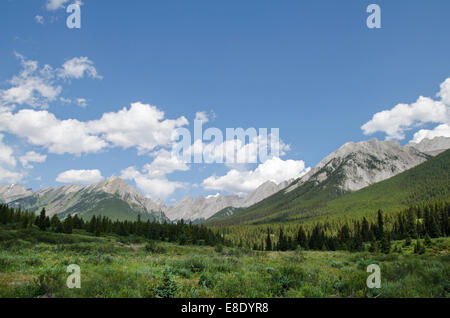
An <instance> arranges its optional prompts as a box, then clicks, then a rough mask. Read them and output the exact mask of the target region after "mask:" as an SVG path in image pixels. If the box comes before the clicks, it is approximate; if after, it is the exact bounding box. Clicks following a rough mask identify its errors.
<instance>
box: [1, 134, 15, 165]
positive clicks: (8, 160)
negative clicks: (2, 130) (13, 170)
mask: <svg viewBox="0 0 450 318" xmlns="http://www.w3.org/2000/svg"><path fill="white" fill-rule="evenodd" d="M3 137H4V136H3V135H2V134H0V164H6V165H8V166H11V167H15V166H16V159H15V158H14V156H13V153H14V151H13V149H12V148H11V147H9V146H7V145H5V144H4V143H3Z"/></svg>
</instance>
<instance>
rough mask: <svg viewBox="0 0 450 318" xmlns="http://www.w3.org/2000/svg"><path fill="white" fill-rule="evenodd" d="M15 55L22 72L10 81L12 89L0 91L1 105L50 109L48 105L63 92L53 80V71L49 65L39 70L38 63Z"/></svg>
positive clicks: (17, 54)
mask: <svg viewBox="0 0 450 318" xmlns="http://www.w3.org/2000/svg"><path fill="white" fill-rule="evenodd" d="M15 55H16V57H17V58H19V59H20V62H21V65H22V71H21V73H20V74H19V75H17V76H14V77H13V78H12V79H11V80H10V81H9V83H10V84H11V86H12V87H10V88H9V89H6V90H0V103H1V104H3V105H11V104H18V105H24V104H26V105H29V106H31V107H42V108H46V107H48V103H49V102H52V101H54V100H56V98H57V97H58V96H59V94H60V93H61V90H62V87H61V86H59V85H56V84H55V82H54V80H53V69H52V68H51V67H50V66H49V65H45V66H44V67H43V68H41V69H39V68H38V63H37V62H36V61H30V60H26V59H25V58H24V56H23V55H21V54H19V53H15Z"/></svg>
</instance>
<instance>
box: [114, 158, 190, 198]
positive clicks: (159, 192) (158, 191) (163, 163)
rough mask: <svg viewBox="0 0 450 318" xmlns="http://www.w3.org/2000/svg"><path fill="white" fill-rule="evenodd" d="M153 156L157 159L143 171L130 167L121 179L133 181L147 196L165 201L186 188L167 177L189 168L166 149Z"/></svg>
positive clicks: (123, 171)
mask: <svg viewBox="0 0 450 318" xmlns="http://www.w3.org/2000/svg"><path fill="white" fill-rule="evenodd" d="M152 155H153V156H154V157H155V158H154V159H153V161H152V162H151V163H150V164H146V165H144V167H143V168H142V171H139V170H138V169H137V168H136V167H128V168H127V169H124V170H122V171H121V177H122V178H124V179H126V180H133V181H134V182H135V183H136V186H137V187H138V188H139V189H140V190H141V191H142V192H143V193H144V194H145V195H146V196H148V197H150V198H152V199H163V200H165V199H166V198H167V197H168V196H169V195H171V194H172V193H173V192H175V190H176V189H178V188H181V187H183V186H184V185H183V183H181V182H175V181H170V180H168V179H167V176H166V175H168V174H171V173H173V172H175V171H187V170H189V167H188V166H187V165H186V163H185V162H183V161H181V160H179V159H178V158H177V157H176V156H172V154H171V153H170V152H169V151H167V150H165V149H160V150H158V151H156V152H155V153H153V154H152Z"/></svg>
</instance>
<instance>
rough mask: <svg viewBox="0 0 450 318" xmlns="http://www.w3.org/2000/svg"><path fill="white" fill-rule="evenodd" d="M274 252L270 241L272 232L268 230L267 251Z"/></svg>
mask: <svg viewBox="0 0 450 318" xmlns="http://www.w3.org/2000/svg"><path fill="white" fill-rule="evenodd" d="M271 250H272V240H271V239H270V230H269V229H267V237H266V251H271Z"/></svg>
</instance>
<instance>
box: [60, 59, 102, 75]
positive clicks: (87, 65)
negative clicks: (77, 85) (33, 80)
mask: <svg viewBox="0 0 450 318" xmlns="http://www.w3.org/2000/svg"><path fill="white" fill-rule="evenodd" d="M84 75H87V76H89V77H91V78H97V79H102V78H103V77H102V76H100V75H98V73H97V70H96V68H95V67H94V62H92V61H91V60H90V59H89V58H87V57H85V56H80V57H74V58H73V59H70V60H68V61H66V62H65V63H64V64H63V65H62V69H59V70H58V76H59V77H63V78H75V79H80V78H82V77H84Z"/></svg>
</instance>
